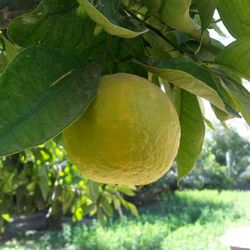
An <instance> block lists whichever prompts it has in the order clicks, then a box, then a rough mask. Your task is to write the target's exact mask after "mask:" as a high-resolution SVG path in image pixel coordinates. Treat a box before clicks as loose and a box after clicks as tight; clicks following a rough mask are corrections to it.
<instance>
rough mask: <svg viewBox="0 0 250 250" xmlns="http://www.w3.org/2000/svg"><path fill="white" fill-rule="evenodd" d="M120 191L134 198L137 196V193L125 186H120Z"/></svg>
mask: <svg viewBox="0 0 250 250" xmlns="http://www.w3.org/2000/svg"><path fill="white" fill-rule="evenodd" d="M118 190H119V191H120V192H122V193H124V194H126V195H128V196H134V195H135V192H134V191H133V190H132V189H131V188H129V187H128V186H125V185H119V186H118Z"/></svg>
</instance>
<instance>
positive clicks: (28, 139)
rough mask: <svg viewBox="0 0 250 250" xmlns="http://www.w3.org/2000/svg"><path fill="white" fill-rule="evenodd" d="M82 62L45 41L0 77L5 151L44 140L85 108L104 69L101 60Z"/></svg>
mask: <svg viewBox="0 0 250 250" xmlns="http://www.w3.org/2000/svg"><path fill="white" fill-rule="evenodd" d="M62 62H63V63H62ZM79 65H80V61H79V60H78V59H77V58H76V57H72V56H71V55H69V54H67V53H65V52H62V51H59V50H56V49H50V48H47V47H44V46H35V47H31V48H28V49H26V50H24V51H23V52H21V53H20V54H19V55H18V56H17V57H15V59H14V60H13V61H12V63H11V64H10V65H9V67H8V68H7V69H6V71H5V72H4V73H3V74H2V76H1V78H0V104H1V105H0V124H1V125H0V155H6V154H12V153H15V152H18V151H21V150H23V149H25V148H29V147H33V146H36V145H39V144H41V143H43V142H45V141H47V140H48V139H50V138H52V137H54V136H56V135H57V134H59V133H60V132H61V131H62V130H63V129H65V128H66V127H68V126H69V125H70V124H71V123H73V122H74V121H75V120H76V119H77V118H79V116H81V115H82V114H83V112H84V111H85V110H86V108H87V107H88V105H89V103H90V102H91V101H92V100H93V98H94V97H95V94H96V91H97V85H98V82H99V77H100V76H99V74H100V73H99V70H98V66H96V65H88V66H87V67H86V68H82V67H79Z"/></svg>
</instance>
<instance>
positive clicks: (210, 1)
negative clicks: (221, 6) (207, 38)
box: [194, 0, 218, 30]
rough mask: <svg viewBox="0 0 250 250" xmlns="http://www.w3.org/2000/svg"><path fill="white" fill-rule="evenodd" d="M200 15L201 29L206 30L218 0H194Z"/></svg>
mask: <svg viewBox="0 0 250 250" xmlns="http://www.w3.org/2000/svg"><path fill="white" fill-rule="evenodd" d="M194 2H195V4H196V6H197V8H198V11H199V15H200V19H201V26H202V30H206V29H207V28H208V26H209V25H210V23H211V21H212V20H213V15H214V11H215V9H216V7H217V4H218V0H195V1H194Z"/></svg>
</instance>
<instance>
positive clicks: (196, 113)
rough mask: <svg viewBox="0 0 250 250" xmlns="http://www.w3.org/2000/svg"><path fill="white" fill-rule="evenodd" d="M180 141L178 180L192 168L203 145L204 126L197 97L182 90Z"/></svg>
mask: <svg viewBox="0 0 250 250" xmlns="http://www.w3.org/2000/svg"><path fill="white" fill-rule="evenodd" d="M180 103H181V104H180V114H179V119H180V125H181V141H180V147H179V151H178V155H177V164H178V178H182V177H184V176H185V175H187V174H188V172H189V171H190V170H191V169H192V168H193V166H194V164H195V162H196V160H197V158H198V156H199V154H200V152H201V149H202V145H203V139H204V135H205V125H204V121H203V115H202V112H201V110H200V106H199V102H198V100H197V97H196V96H194V95H193V94H190V93H188V92H186V91H184V90H182V92H181V97H180Z"/></svg>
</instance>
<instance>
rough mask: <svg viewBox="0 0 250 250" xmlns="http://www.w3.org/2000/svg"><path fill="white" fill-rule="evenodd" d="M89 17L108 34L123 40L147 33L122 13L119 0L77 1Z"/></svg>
mask: <svg viewBox="0 0 250 250" xmlns="http://www.w3.org/2000/svg"><path fill="white" fill-rule="evenodd" d="M77 1H78V2H79V3H80V4H81V5H82V6H83V8H84V9H85V10H86V12H87V13H88V15H89V16H90V17H91V18H92V19H93V20H94V21H95V22H96V23H97V24H99V25H100V26H101V27H102V28H103V29H104V30H105V31H106V32H107V33H109V34H111V35H114V36H119V37H123V38H134V37H136V36H139V35H141V34H142V33H145V32H147V30H146V29H144V28H142V27H139V24H138V23H137V22H136V21H135V20H134V19H133V18H130V17H128V16H126V14H125V13H122V11H121V9H122V7H123V6H121V1H119V0H99V1H97V2H96V1H93V0H77Z"/></svg>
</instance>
